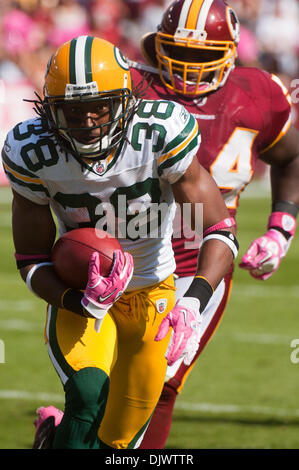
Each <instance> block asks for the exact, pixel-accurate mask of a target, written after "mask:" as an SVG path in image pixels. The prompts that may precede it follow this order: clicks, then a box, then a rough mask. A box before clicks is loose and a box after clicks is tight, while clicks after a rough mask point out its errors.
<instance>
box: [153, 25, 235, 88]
mask: <svg viewBox="0 0 299 470" xmlns="http://www.w3.org/2000/svg"><path fill="white" fill-rule="evenodd" d="M179 33H180V34H178V35H177V36H172V35H169V34H165V33H162V32H158V33H157V35H156V53H157V60H158V67H159V71H160V76H161V80H162V81H163V83H164V85H165V86H166V87H168V88H170V89H171V90H173V91H174V92H176V93H180V94H183V95H187V96H198V95H202V94H205V93H208V92H211V91H213V90H215V89H217V88H218V87H219V86H222V85H223V84H224V82H225V80H226V78H227V76H228V73H229V72H230V70H231V69H232V68H233V66H234V62H235V58H236V56H237V50H236V45H235V44H234V42H233V41H208V40H203V41H202V40H200V39H194V38H193V37H192V36H194V35H193V33H192V32H189V36H191V37H188V32H187V31H184V32H183V33H182V32H181V31H180V32H179ZM194 33H196V31H194ZM184 36H185V37H184ZM188 54H189V58H188ZM184 55H185V57H186V58H188V60H186V58H185V60H183V57H184ZM190 56H191V57H192V59H191V60H190ZM196 56H198V58H197V57H196ZM205 56H206V57H207V59H205V58H204V57H205ZM178 57H179V59H178ZM209 57H210V58H211V57H212V60H211V59H208V58H209Z"/></svg>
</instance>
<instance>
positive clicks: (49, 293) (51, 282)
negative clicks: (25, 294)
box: [20, 265, 83, 315]
mask: <svg viewBox="0 0 299 470" xmlns="http://www.w3.org/2000/svg"><path fill="white" fill-rule="evenodd" d="M34 266H35V265H30V266H26V267H25V268H22V269H20V274H21V276H22V279H23V280H24V282H26V284H27V286H28V288H29V289H30V290H31V291H32V292H33V293H34V294H35V295H37V296H38V297H40V298H41V299H43V300H45V301H46V302H47V303H49V304H51V305H53V306H54V307H58V308H66V309H67V310H70V311H72V312H74V313H78V314H80V315H82V314H83V308H82V305H81V299H82V297H83V293H82V292H81V291H78V290H75V289H71V288H70V286H67V285H66V284H65V283H63V282H62V281H61V280H60V279H59V278H58V277H57V275H56V273H55V271H54V269H53V266H51V265H45V266H41V267H38V269H35V270H34V271H32V269H33V268H34ZM32 272H33V274H32Z"/></svg>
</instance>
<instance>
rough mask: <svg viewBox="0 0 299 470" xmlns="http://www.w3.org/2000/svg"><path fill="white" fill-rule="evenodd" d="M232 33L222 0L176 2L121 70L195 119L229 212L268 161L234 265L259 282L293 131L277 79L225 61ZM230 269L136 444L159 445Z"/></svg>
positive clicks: (180, 263) (296, 189)
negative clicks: (188, 357)
mask: <svg viewBox="0 0 299 470" xmlns="http://www.w3.org/2000/svg"><path fill="white" fill-rule="evenodd" d="M238 41H239V22H238V18H237V16H236V14H235V12H234V11H233V9H232V8H230V6H229V5H228V4H227V3H226V2H224V1H223V0H185V1H184V0H177V1H175V2H173V3H172V4H171V5H170V6H169V8H168V9H167V10H166V12H165V14H164V16H163V18H162V21H161V24H160V25H159V26H158V29H157V32H155V33H148V34H147V35H145V36H144V37H143V38H142V40H141V50H142V53H143V56H144V58H145V60H146V64H136V63H132V64H131V66H132V70H131V72H132V78H133V81H134V84H135V85H137V84H138V83H140V82H142V81H143V82H144V84H145V85H146V97H147V98H148V99H165V100H173V101H177V102H179V103H181V104H183V105H184V106H185V108H186V109H187V110H188V111H189V112H190V113H191V114H193V116H194V117H195V118H196V119H197V121H198V124H199V128H200V131H201V135H202V144H201V146H200V148H199V150H198V153H197V156H198V159H199V161H200V163H201V164H202V165H203V166H204V167H205V168H206V169H207V170H208V171H209V172H210V173H211V175H212V176H213V177H214V179H215V181H216V183H217V185H218V187H219V188H220V190H221V192H222V195H223V198H224V200H225V203H226V205H227V208H228V209H229V212H230V214H231V215H232V216H235V214H236V211H237V207H238V202H239V197H240V194H241V192H242V191H243V190H244V189H245V187H246V185H247V184H248V183H249V182H250V181H251V180H252V178H253V175H254V172H255V169H256V164H257V161H258V159H261V160H263V161H264V162H266V163H267V164H269V165H271V185H272V212H271V213H270V216H269V220H268V225H267V230H266V233H265V234H264V235H263V236H261V237H259V238H257V239H256V240H254V241H253V242H252V244H251V245H250V247H249V249H248V250H247V252H246V253H245V255H244V256H243V258H242V262H241V264H240V267H241V268H245V269H248V270H249V272H250V274H251V275H252V276H253V277H254V278H256V279H259V280H265V279H267V278H269V277H270V276H271V275H272V274H273V273H274V272H275V271H276V270H277V268H278V266H279V264H280V261H281V259H282V258H283V257H284V256H285V254H286V252H287V249H288V247H289V245H290V242H291V240H292V237H293V236H294V233H295V228H296V216H297V211H298V204H299V160H298V153H299V134H298V131H297V130H296V129H295V128H294V127H293V126H292V124H291V99H290V96H289V94H288V91H287V89H286V88H285V87H284V85H283V84H282V83H281V81H280V80H279V79H278V78H277V77H276V76H274V75H271V74H269V73H267V72H265V71H263V70H259V69H257V68H248V67H236V66H235V59H236V57H237V44H238ZM203 210H205V209H203ZM261 229H262V230H263V228H261ZM186 241H187V240H186V239H184V238H180V239H178V238H173V247H174V252H175V258H176V266H177V267H176V274H177V275H178V276H179V279H178V280H177V282H176V286H177V294H178V296H180V295H181V292H182V291H184V290H185V289H186V288H187V287H188V285H189V282H190V281H191V279H192V276H193V275H194V272H195V270H196V258H197V255H196V253H197V250H196V249H195V247H194V249H190V247H189V248H188V249H186ZM189 245H190V244H189ZM232 273H233V265H232V266H231V269H230V271H229V272H228V274H227V275H226V276H225V278H224V282H222V283H221V284H220V285H219V286H218V288H217V289H216V291H215V293H214V295H213V296H212V298H211V299H210V301H209V303H208V305H207V307H206V309H205V311H204V312H203V323H202V336H201V339H200V345H199V349H198V351H197V355H196V357H195V358H194V359H193V361H192V363H191V365H186V364H185V363H184V361H183V360H181V362H179V361H178V362H177V363H176V364H175V365H174V366H172V367H168V370H167V375H166V382H165V386H164V389H163V392H162V395H161V397H160V401H159V404H158V406H157V407H156V411H155V413H154V415H153V417H152V420H151V423H150V425H149V427H148V429H147V432H146V434H145V437H144V439H143V442H142V444H141V448H152V449H153V448H163V447H164V445H165V443H166V440H167V437H168V434H169V430H170V426H171V420H172V412H173V408H174V404H175V400H176V397H177V394H178V393H180V391H181V390H182V387H183V385H184V382H185V380H186V377H187V376H188V373H189V372H190V370H191V368H192V367H193V366H194V364H195V361H196V359H197V358H198V356H199V355H200V353H201V351H202V350H203V348H204V347H205V345H206V344H207V342H208V340H209V339H210V338H211V336H212V335H213V333H214V331H215V329H216V327H217V325H218V323H219V321H220V320H221V318H222V315H223V313H224V309H225V307H226V304H227V301H228V297H229V293H230V288H231V281H232Z"/></svg>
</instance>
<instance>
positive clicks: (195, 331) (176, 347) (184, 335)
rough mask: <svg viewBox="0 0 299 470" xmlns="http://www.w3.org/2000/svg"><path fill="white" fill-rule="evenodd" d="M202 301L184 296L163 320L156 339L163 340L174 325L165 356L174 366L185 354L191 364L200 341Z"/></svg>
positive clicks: (185, 361) (186, 361)
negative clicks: (200, 308)
mask: <svg viewBox="0 0 299 470" xmlns="http://www.w3.org/2000/svg"><path fill="white" fill-rule="evenodd" d="M199 307H200V302H199V300H198V299H196V298H195V297H182V298H181V299H179V300H178V301H177V302H176V304H175V306H174V308H173V309H172V311H171V312H169V313H168V315H166V317H165V318H164V319H163V320H162V322H161V325H160V327H159V330H158V333H157V335H156V337H155V341H161V340H162V339H163V338H165V336H166V335H167V333H168V332H169V328H170V327H172V328H173V331H172V334H171V339H170V342H169V346H168V349H167V351H166V354H165V357H166V359H167V364H168V365H169V366H172V365H173V364H174V363H175V362H176V361H177V360H178V359H180V358H181V357H183V356H184V363H185V364H186V365H190V364H191V362H192V359H193V358H194V356H195V354H196V351H197V349H198V346H199V341H200V324H201V314H200V313H199Z"/></svg>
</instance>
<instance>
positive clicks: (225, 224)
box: [203, 217, 236, 237]
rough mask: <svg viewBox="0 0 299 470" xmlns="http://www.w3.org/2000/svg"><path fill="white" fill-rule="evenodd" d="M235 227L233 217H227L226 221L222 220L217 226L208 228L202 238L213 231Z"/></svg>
mask: <svg viewBox="0 0 299 470" xmlns="http://www.w3.org/2000/svg"><path fill="white" fill-rule="evenodd" d="M234 225H236V221H235V219H234V218H233V217H229V218H227V219H223V220H221V221H220V222H218V224H215V225H212V226H211V227H208V228H207V229H206V230H205V231H204V233H203V236H204V237H206V236H207V235H209V233H211V232H215V230H222V229H224V228H230V227H233V226H234Z"/></svg>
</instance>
